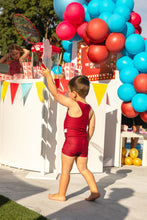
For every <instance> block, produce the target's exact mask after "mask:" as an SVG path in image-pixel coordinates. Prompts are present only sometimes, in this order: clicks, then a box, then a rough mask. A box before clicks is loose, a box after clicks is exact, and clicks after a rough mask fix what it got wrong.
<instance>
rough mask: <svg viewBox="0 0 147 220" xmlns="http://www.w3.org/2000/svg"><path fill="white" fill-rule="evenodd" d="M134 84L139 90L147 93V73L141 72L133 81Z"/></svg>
mask: <svg viewBox="0 0 147 220" xmlns="http://www.w3.org/2000/svg"><path fill="white" fill-rule="evenodd" d="M133 86H134V88H135V90H136V91H137V92H140V93H147V74H146V73H140V74H139V75H137V76H136V77H135V79H134V81H133Z"/></svg>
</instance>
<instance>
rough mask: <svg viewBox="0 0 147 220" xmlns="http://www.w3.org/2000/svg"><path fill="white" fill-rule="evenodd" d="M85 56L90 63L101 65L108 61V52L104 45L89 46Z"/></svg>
mask: <svg viewBox="0 0 147 220" xmlns="http://www.w3.org/2000/svg"><path fill="white" fill-rule="evenodd" d="M87 56H88V58H89V60H90V61H91V62H92V63H95V64H101V63H104V62H105V61H106V60H107V59H108V57H109V51H108V50H107V48H106V46H104V45H90V46H89V50H88V53H87Z"/></svg>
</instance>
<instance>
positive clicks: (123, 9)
mask: <svg viewBox="0 0 147 220" xmlns="http://www.w3.org/2000/svg"><path fill="white" fill-rule="evenodd" d="M114 13H115V14H119V15H120V16H122V17H124V18H125V20H126V21H128V20H129V18H130V14H131V11H130V9H129V8H128V7H127V6H125V5H121V6H117V7H116V8H115V9H114Z"/></svg>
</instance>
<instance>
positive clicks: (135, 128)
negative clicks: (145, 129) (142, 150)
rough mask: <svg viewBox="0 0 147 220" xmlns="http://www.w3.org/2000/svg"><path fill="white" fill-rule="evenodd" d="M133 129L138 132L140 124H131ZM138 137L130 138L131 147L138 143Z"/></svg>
mask: <svg viewBox="0 0 147 220" xmlns="http://www.w3.org/2000/svg"><path fill="white" fill-rule="evenodd" d="M132 128H133V131H134V132H139V129H140V126H139V125H133V127H132ZM138 139H139V138H131V148H135V147H136V145H137V143H138Z"/></svg>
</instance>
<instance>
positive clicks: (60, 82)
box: [55, 79, 69, 95]
mask: <svg viewBox="0 0 147 220" xmlns="http://www.w3.org/2000/svg"><path fill="white" fill-rule="evenodd" d="M68 81H69V80H67V79H55V84H56V87H57V89H58V91H59V92H60V93H61V94H63V95H64V94H65V93H66V92H67V91H68Z"/></svg>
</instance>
